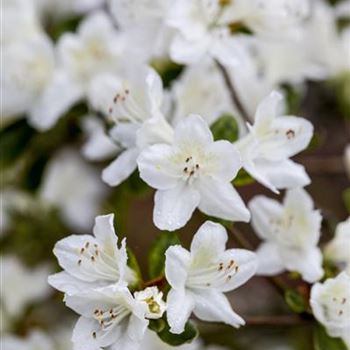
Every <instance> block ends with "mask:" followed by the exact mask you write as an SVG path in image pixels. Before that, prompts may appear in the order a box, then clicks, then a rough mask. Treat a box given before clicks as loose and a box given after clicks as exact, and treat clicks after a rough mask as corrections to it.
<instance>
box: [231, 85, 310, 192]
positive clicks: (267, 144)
mask: <svg viewBox="0 0 350 350" xmlns="http://www.w3.org/2000/svg"><path fill="white" fill-rule="evenodd" d="M282 101H283V96H282V95H281V94H279V93H277V92H272V93H271V94H270V95H269V96H268V97H266V98H265V99H264V100H263V101H262V102H261V103H260V104H259V106H258V108H257V111H256V114H255V122H254V125H253V126H250V132H249V134H248V135H247V136H245V137H243V138H242V139H240V140H239V141H238V142H236V146H237V148H238V150H239V151H240V152H241V155H242V160H243V168H244V169H245V170H246V171H247V172H248V173H249V174H250V175H251V176H252V177H254V178H255V179H256V180H257V181H259V182H260V183H262V184H263V185H264V186H266V187H268V188H269V189H271V190H272V191H274V192H278V190H277V189H282V188H293V187H298V186H300V187H302V186H305V185H307V184H309V183H310V179H309V177H308V175H307V174H306V172H305V169H304V167H303V166H301V165H299V164H296V163H294V162H293V161H292V160H290V159H289V157H292V156H294V155H295V154H297V153H299V152H300V151H302V150H304V149H305V148H306V147H307V146H308V144H309V142H310V140H311V138H312V135H313V126H312V124H311V123H310V122H309V121H307V120H306V119H304V118H298V117H295V116H283V115H281V109H282V108H281V107H282Z"/></svg>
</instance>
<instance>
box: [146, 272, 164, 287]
mask: <svg viewBox="0 0 350 350" xmlns="http://www.w3.org/2000/svg"><path fill="white" fill-rule="evenodd" d="M166 283H167V281H166V279H165V276H164V275H162V276H158V277H156V278H153V279H151V280H149V281H146V282H144V283H143V287H144V288H147V287H152V286H157V287H159V288H160V289H162V287H164V285H165V284H166Z"/></svg>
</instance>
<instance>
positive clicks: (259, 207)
mask: <svg viewBox="0 0 350 350" xmlns="http://www.w3.org/2000/svg"><path fill="white" fill-rule="evenodd" d="M248 207H249V209H250V212H251V214H252V226H253V228H254V230H255V232H256V233H257V234H258V235H259V237H260V238H262V239H271V238H273V237H274V236H273V232H272V227H271V223H270V221H271V219H273V220H275V219H276V218H279V217H280V216H281V215H282V211H283V207H282V205H281V204H280V203H279V202H277V201H276V200H274V199H271V198H267V197H265V196H255V197H254V198H253V199H252V200H251V201H250V202H249V204H248Z"/></svg>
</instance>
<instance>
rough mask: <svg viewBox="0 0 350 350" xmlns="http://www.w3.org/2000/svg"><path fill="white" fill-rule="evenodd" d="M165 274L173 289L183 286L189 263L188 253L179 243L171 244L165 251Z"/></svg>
mask: <svg viewBox="0 0 350 350" xmlns="http://www.w3.org/2000/svg"><path fill="white" fill-rule="evenodd" d="M165 257H166V259H165V276H166V279H167V281H168V282H169V284H170V285H171V287H172V288H174V289H179V288H183V287H184V285H185V282H186V279H187V271H188V268H189V265H190V262H191V261H190V259H191V257H190V253H189V252H188V251H187V250H186V249H184V248H182V247H181V246H180V245H176V246H171V247H169V248H168V249H167V251H166V252H165Z"/></svg>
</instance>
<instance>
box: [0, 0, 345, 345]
mask: <svg viewBox="0 0 350 350" xmlns="http://www.w3.org/2000/svg"><path fill="white" fill-rule="evenodd" d="M73 3H74V4H73ZM349 8H350V6H349V1H348V0H343V1H339V2H338V3H337V5H335V6H331V5H329V4H328V3H327V2H326V1H325V0H176V1H170V0H138V1H135V0H110V1H105V0H77V1H73V2H72V1H67V0H64V1H57V2H52V1H50V0H4V1H3V3H2V4H1V11H2V13H3V19H4V23H3V26H4V30H5V31H6V35H5V36H4V38H2V39H1V48H2V52H3V61H4V65H5V66H6V69H5V70H4V72H2V77H1V85H2V94H3V99H2V101H3V103H2V106H1V113H2V115H3V120H4V125H5V127H7V126H9V128H10V129H11V127H12V126H13V125H15V127H16V123H18V122H21V120H22V119H23V120H24V123H25V128H26V129H25V133H24V134H25V137H27V135H29V136H28V139H29V141H30V137H32V135H33V134H34V135H36V136H37V135H39V136H38V139H37V140H39V141H37V143H35V142H33V144H34V146H33V148H30V152H29V153H30V157H35V156H34V155H35V153H37V152H38V149H41V148H45V146H44V147H43V145H44V143H43V142H42V139H45V137H47V139H50V142H52V144H51V143H50V142H49V144H50V147H48V148H49V150H48V151H47V153H46V152H43V157H42V158H43V159H39V160H37V161H36V162H35V161H33V160H32V159H30V161H23V162H22V163H23V164H24V165H23V164H22V163H20V162H19V163H20V164H19V166H18V168H20V169H19V170H18V169H15V170H14V172H13V173H10V175H8V176H7V177H8V178H15V177H16V176H17V175H18V174H20V173H21V172H24V171H25V170H23V169H26V166H28V164H27V162H28V163H29V167H30V166H32V168H33V169H34V170H37V168H40V169H41V170H42V174H40V176H38V178H39V180H38V179H35V181H36V182H38V183H39V185H38V188H34V190H35V191H36V189H37V190H38V191H37V192H35V200H38V201H39V202H40V203H41V205H42V206H41V207H40V208H41V209H42V207H45V204H48V207H50V209H53V210H57V212H58V213H59V215H60V218H61V219H62V222H64V223H65V225H67V227H69V228H70V229H74V230H75V231H76V232H82V231H84V232H86V231H87V230H89V229H90V227H91V226H92V224H93V220H94V218H95V225H94V227H93V234H75V235H71V236H68V237H65V238H62V239H60V240H58V239H57V238H56V239H55V241H57V240H58V242H57V243H56V245H55V248H54V250H53V253H54V255H55V256H56V258H57V260H58V264H59V265H60V267H61V268H62V269H63V271H61V272H59V273H56V274H51V275H50V276H49V278H48V281H49V284H50V285H51V286H52V287H54V288H55V289H57V290H58V291H60V292H63V293H64V302H65V304H66V306H67V307H69V308H70V309H72V310H73V311H75V312H76V313H77V314H78V315H79V319H78V321H77V323H76V325H75V327H74V331H73V336H72V342H73V347H74V350H102V349H105V350H138V349H141V348H143V347H144V348H147V346H148V347H149V348H152V349H154V348H156V347H158V346H159V347H160V348H161V346H162V345H159V343H161V342H160V340H159V339H158V338H154V333H157V334H158V336H159V338H160V339H161V340H162V341H164V342H166V343H169V344H170V345H182V344H184V343H186V342H191V341H192V340H194V338H195V337H196V334H197V333H196V330H195V327H194V326H193V324H192V323H191V322H190V321H189V320H190V319H191V316H192V314H193V315H194V316H195V317H196V318H197V319H198V320H202V321H208V322H221V323H224V324H227V325H230V326H232V327H235V328H239V327H240V326H243V325H244V324H245V320H244V318H243V317H241V316H239V315H238V314H237V313H236V312H235V311H233V309H232V308H231V303H230V301H229V298H228V297H227V296H226V295H225V293H228V292H231V291H233V290H235V289H237V288H238V287H240V286H242V285H243V284H245V283H246V282H247V281H248V280H250V279H251V278H252V277H253V276H254V275H255V274H256V275H259V276H265V277H266V278H268V279H270V278H271V277H272V276H276V275H281V274H282V273H284V272H285V271H288V272H289V273H290V275H287V274H284V275H283V277H282V282H284V280H287V281H289V278H291V276H292V277H293V278H295V279H298V280H299V282H301V283H303V287H305V288H304V289H306V292H305V293H304V294H303V293H301V294H298V297H300V298H301V299H303V303H304V304H305V305H306V306H305V307H303V310H302V311H301V313H302V315H301V317H303V316H305V314H307V313H310V314H311V313H312V314H313V316H314V319H316V320H317V321H318V322H319V323H320V324H322V325H323V326H324V327H325V329H326V332H327V334H328V335H329V336H330V337H331V338H341V342H342V343H341V344H342V345H344V344H347V345H345V346H348V347H350V337H349V334H350V218H348V219H347V220H346V221H344V222H342V223H339V225H338V226H337V228H336V230H335V236H334V238H333V239H332V240H330V241H329V242H328V243H327V244H325V245H324V246H323V245H322V244H323V243H322V244H320V242H322V240H321V235H322V220H323V218H322V215H321V214H323V212H322V210H321V209H320V210H318V209H316V207H319V205H318V203H317V205H315V203H314V201H313V199H312V197H311V195H310V194H309V193H308V192H307V190H306V189H305V187H306V186H308V185H309V184H310V183H311V177H310V175H309V174H308V171H307V167H306V168H305V167H304V165H305V161H304V162H302V161H301V160H300V159H294V158H293V157H295V156H296V155H298V154H300V153H301V152H303V151H305V150H307V149H308V147H309V145H310V144H311V143H312V140H313V141H315V138H314V139H313V137H314V136H315V135H314V126H313V124H312V123H311V121H310V120H309V119H310V118H309V116H306V113H298V112H295V111H294V110H295V109H294V108H293V104H292V103H291V100H293V96H294V95H300V96H303V94H304V92H305V91H307V89H308V82H309V81H330V82H333V83H334V84H337V85H336V86H337V87H339V86H340V87H341V88H342V91H345V93H344V94H346V91H349V89H348V87H349V85H348V84H349V74H350V59H349V54H350V53H349V48H350V26H349V24H348V22H346V21H345V24H344V23H343V21H342V20H343V19H344V18H345V19H349V18H350V11H349ZM68 17H72V18H75V17H77V18H79V21H77V23H76V25H75V26H74V28H73V29H72V30H71V31H68V30H63V33H62V32H59V31H58V32H59V34H57V33H56V32H55V31H54V30H53V29H52V28H54V27H55V25H54V23H56V21H58V22H59V21H60V20H61V19H62V18H68ZM340 27H341V28H340ZM320 28H321V29H320ZM304 95H305V94H304ZM340 100H341V102H340V104H341V105H343V104H344V99H340ZM345 102H347V101H345ZM345 105H346V103H345ZM80 109H82V110H83V111H82V112H80ZM76 110H78V112H76ZM72 111H73V112H72ZM75 114H78V116H77V115H75ZM304 114H305V115H304ZM67 115H68V116H70V117H71V118H72V119H74V120H73V121H72V120H68V117H67ZM72 115H73V117H72ZM300 115H304V116H303V117H302V116H300ZM24 118H25V119H24ZM67 120H68V121H67ZM64 123H66V124H64ZM62 125H63V126H62ZM64 128H65V134H64V135H63V136H62V135H61V136H60V137H61V139H60V138H59V137H57V138H58V139H59V141H58V142H57V144H55V142H56V137H55V135H56V134H55V133H57V134H58V133H59V131H60V130H61V129H64ZM58 130H59V131H58ZM1 131H2V130H1ZM77 134H78V135H79V137H76V135H77ZM40 136H42V139H41V138H40ZM29 141H28V143H25V144H24V146H22V148H23V149H25V148H26V147H27V146H28V148H29V147H31V146H32V144H31V143H30V142H29ZM60 143H63V144H64V147H62V148H61V144H60ZM5 144H6V141H5ZM67 144H69V146H67ZM76 144H79V148H80V153H81V154H79V153H78V152H77V151H76V150H75V149H74V146H75V145H76ZM11 145H12V144H11V143H10V146H11ZM348 153H349V152H348ZM51 155H52V158H51V159H50V156H51ZM347 158H349V157H347ZM87 162H90V163H93V164H88V163H87ZM46 163H47V164H46ZM348 163H349V162H348ZM33 164H34V165H33ZM42 164H44V165H42ZM97 167H98V169H99V170H100V171H101V173H100V172H99V171H98V170H97ZM16 171H17V172H16ZM29 173H30V175H32V173H33V172H30V171H29ZM13 174H14V175H15V176H14V175H13ZM134 176H135V177H136V178H137V181H138V184H141V185H142V186H145V187H146V186H148V187H149V188H151V189H153V190H154V194H153V193H152V195H154V199H153V204H152V205H153V224H154V226H155V227H156V228H157V229H159V230H161V231H167V232H163V233H162V234H165V235H168V236H169V237H174V236H173V235H175V236H176V234H177V232H176V231H177V230H179V229H182V228H184V227H186V225H187V224H188V223H189V222H190V221H191V220H192V218H193V217H195V216H196V215H197V214H198V212H200V214H199V215H197V217H199V218H202V222H201V226H200V227H199V229H198V230H197V232H196V233H195V234H194V235H193V237H192V243H191V245H190V247H189V249H186V248H185V247H184V246H183V245H182V244H181V241H180V240H178V241H176V242H174V241H171V240H170V239H166V240H165V241H164V242H162V244H160V248H159V251H158V252H157V254H158V256H157V259H158V260H157V263H158V264H159V265H160V267H159V269H158V270H157V272H158V273H157V275H156V276H152V278H150V280H148V281H147V280H144V278H143V276H142V272H141V271H140V269H138V268H137V258H136V257H135V256H134V255H133V254H132V253H131V251H130V250H129V247H128V248H127V243H126V238H123V239H121V237H120V236H119V237H118V235H117V234H116V232H115V230H114V214H109V215H98V214H102V213H103V212H108V213H109V212H111V211H112V210H110V207H111V206H112V207H113V201H110V202H109V203H108V204H109V205H106V206H105V207H103V209H102V206H101V203H102V202H103V201H104V200H105V199H106V198H108V196H109V195H110V194H111V193H112V191H115V188H121V187H122V186H123V185H124V184H125V183H126V182H128V181H130V180H131V179H132V178H133V177H134ZM34 177H36V176H34ZM41 178H43V180H42V181H41ZM242 178H245V179H248V180H247V181H248V182H249V183H252V182H255V181H256V182H258V183H259V185H262V186H263V187H265V188H266V189H267V191H269V192H270V193H271V194H273V195H275V196H278V195H280V192H281V191H284V199H283V202H282V203H281V202H280V201H279V200H278V199H276V198H274V199H272V198H269V197H266V196H262V195H256V196H254V197H253V198H250V200H247V196H246V194H245V193H244V191H242V192H240V191H239V187H240V186H241V185H242ZM6 179H7V178H6ZM9 182H10V181H9ZM248 182H247V183H248ZM10 183H11V182H10ZM245 184H246V183H244V181H243V185H245ZM33 187H35V185H33ZM1 192H4V194H2V195H3V196H4V197H5V192H6V191H3V190H2V189H1ZM310 192H312V191H310ZM8 193H10V197H11V198H12V201H13V202H16V203H17V204H16V205H17V206H20V205H19V204H18V203H19V202H21V201H23V202H25V203H26V205H23V207H26V208H27V207H30V206H31V205H30V204H29V205H27V204H28V203H27V202H30V201H29V200H28V199H27V197H26V196H25V195H23V194H21V192H20V191H17V190H16V189H11V191H8V192H7V194H6V196H9V194H8ZM14 193H15V194H16V195H14ZM113 193H114V195H115V193H117V195H118V196H119V197H122V196H123V195H124V194H125V193H124V192H122V191H121V192H113ZM17 197H18V198H17ZM23 198H25V200H24V199H23ZM15 199H16V200H15ZM12 201H10V200H6V203H5V205H4V208H3V206H1V211H2V213H1V216H2V217H4V220H1V228H2V229H3V228H4V229H5V228H6V229H7V228H8V227H9V226H11V224H12V223H11V220H10V216H11V215H10V214H9V213H10V212H11V210H12V207H13V206H16V205H13V203H12ZM111 203H112V204H111ZM22 204H23V203H22ZM107 207H108V211H107V210H106V208H107ZM114 209H116V208H114V207H113V210H114ZM133 215H137V214H136V213H133ZM203 217H204V220H203ZM236 222H243V223H250V222H251V226H252V228H253V229H254V231H255V233H256V235H257V237H258V238H259V241H260V243H259V246H258V247H257V248H256V249H255V247H254V248H253V247H251V246H250V245H248V246H247V245H244V243H243V244H241V247H240V249H238V248H226V245H227V243H228V240H229V237H228V234H227V231H226V229H228V228H229V227H232V225H234V226H233V227H234V229H233V230H232V232H231V231H230V232H231V233H232V234H233V235H234V232H235V228H236ZM61 237H62V236H61ZM176 237H177V236H176ZM177 239H178V237H177ZM243 241H244V240H243ZM50 250H51V249H50ZM135 261H136V262H135ZM4 265H5V267H6V269H7V270H8V271H9V273H11V271H13V275H14V276H15V277H18V279H21V280H26V279H29V277H28V276H30V280H31V281H32V282H33V281H34V282H35V283H32V282H28V285H31V288H30V289H25V290H24V289H22V290H21V291H19V292H18V293H17V294H14V296H13V295H12V290H13V289H16V284H17V280H16V278H15V279H13V280H12V281H13V284H11V283H7V284H6V285H5V286H4V287H2V289H1V295H0V297H1V303H0V304H1V305H3V304H4V305H5V309H6V312H7V313H8V314H9V315H10V316H17V315H18V314H20V313H21V311H22V310H21V309H22V308H23V307H24V305H27V303H30V302H31V301H35V300H37V299H38V298H40V297H41V296H44V295H46V294H47V293H48V292H47V290H46V288H44V287H43V286H42V279H43V278H42V277H43V276H45V279H46V276H47V275H48V274H49V273H51V272H49V270H50V271H51V268H49V267H48V268H46V267H45V269H44V270H45V271H44V272H43V273H38V275H37V274H36V271H40V269H39V270H33V271H31V272H29V270H28V271H27V270H25V269H24V268H23V267H22V266H21V265H20V264H19V263H18V262H17V261H16V260H12V259H11V258H10V257H9V258H6V260H5V261H4ZM141 270H143V268H141ZM275 282H276V281H275ZM282 285H283V283H282ZM45 287H46V286H45ZM280 288H281V285H280ZM282 289H284V292H286V294H287V292H288V290H290V289H291V286H290V285H289V284H287V286H286V287H285V288H284V287H283V286H282ZM287 289H288V290H287ZM296 293H297V292H296ZM298 293H299V289H298ZM16 298H17V299H16ZM1 313H2V309H1ZM155 339H156V340H155ZM39 343H40V346H44V347H46V348H47V349H55V348H56V346H55V345H54V343H51V340H49V339H46V338H45V335H43V334H41V333H38V332H34V333H32V334H29V336H28V344H32V345H31V346H32V347H35V346H37V344H39ZM148 343H149V344H151V345H146V344H148ZM5 344H6V345H5V348H6V349H5V350H7V348H8V349H12V348H13V349H15V348H16V349H17V348H21V347H22V345H23V344H22V340H19V339H11V338H6V339H5ZM45 344H47V345H45ZM161 344H162V343H161ZM198 344H200V345H198ZM192 345H193V348H194V349H197V348H198V349H199V348H201V349H202V348H203V347H204V345H202V343H201V341H200V340H197V342H196V341H194V342H193V343H192ZM192 345H191V346H192ZM197 345H198V347H197Z"/></svg>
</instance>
